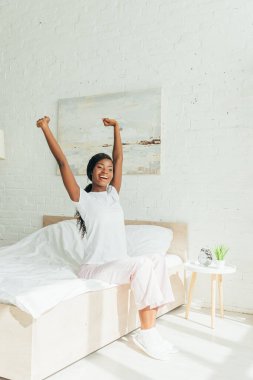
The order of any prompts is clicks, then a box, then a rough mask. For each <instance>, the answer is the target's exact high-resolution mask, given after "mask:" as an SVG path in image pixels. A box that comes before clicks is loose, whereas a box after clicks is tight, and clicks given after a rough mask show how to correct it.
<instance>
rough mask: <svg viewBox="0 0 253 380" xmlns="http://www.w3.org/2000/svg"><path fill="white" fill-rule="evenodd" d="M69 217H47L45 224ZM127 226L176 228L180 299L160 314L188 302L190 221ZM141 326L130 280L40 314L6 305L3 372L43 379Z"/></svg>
mask: <svg viewBox="0 0 253 380" xmlns="http://www.w3.org/2000/svg"><path fill="white" fill-rule="evenodd" d="M70 219H73V218H72V217H67V216H44V217H43V226H44V227H46V226H49V225H52V224H54V223H58V222H62V221H64V220H70ZM125 225H126V226H127V225H154V226H161V227H165V228H168V229H171V230H172V231H173V240H172V243H171V245H170V247H169V248H168V251H167V255H168V258H170V255H176V256H178V257H179V258H180V260H181V261H180V263H177V264H175V265H174V264H173V265H171V266H170V268H169V271H168V272H169V276H170V281H171V285H172V288H173V292H174V296H175V301H174V302H173V303H172V304H169V305H166V306H163V307H162V308H160V309H159V311H158V315H157V317H159V316H161V315H163V314H165V313H167V312H169V311H170V310H172V309H174V308H176V307H179V306H181V305H182V304H184V303H185V286H184V283H185V281H184V265H183V263H184V262H185V261H186V260H187V225H186V224H184V223H170V222H162V221H161V222H157V221H142V220H125ZM139 326H140V324H139V317H138V311H137V309H136V308H135V305H134V299H133V295H132V292H131V290H130V287H129V285H128V284H125V285H120V286H113V287H110V288H105V289H98V290H95V291H89V292H85V293H83V294H78V295H76V296H73V297H71V298H68V299H66V300H63V301H61V302H59V303H57V304H56V305H55V306H54V307H52V308H50V309H49V310H47V311H46V312H44V313H43V314H42V315H40V316H39V317H37V318H34V317H33V316H32V315H31V314H29V313H27V312H25V311H24V310H21V309H20V308H19V307H17V306H15V305H10V304H5V303H0V337H1V339H0V376H2V377H4V378H7V379H12V380H41V379H44V378H46V377H48V376H50V375H52V374H53V373H55V372H57V371H59V370H61V369H62V368H64V367H66V366H68V365H70V364H72V363H74V362H75V361H78V360H80V359H81V358H83V357H85V356H86V355H88V354H90V353H92V352H94V351H96V350H98V349H99V348H101V347H103V346H105V345H107V344H108V343H111V342H113V341H114V340H117V339H118V338H120V337H121V336H124V335H126V334H128V333H129V332H131V331H133V330H135V329H137V328H138V327H139Z"/></svg>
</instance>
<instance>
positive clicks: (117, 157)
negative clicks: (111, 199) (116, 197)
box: [103, 118, 123, 193]
mask: <svg viewBox="0 0 253 380" xmlns="http://www.w3.org/2000/svg"><path fill="white" fill-rule="evenodd" d="M103 123H104V125H105V126H106V127H109V126H112V127H113V128H114V132H113V137H114V142H113V150H112V159H113V179H112V181H111V185H113V186H114V187H115V189H116V190H117V192H118V193H119V191H120V187H121V182H122V166H123V149H122V142H121V136H120V126H119V123H118V122H117V120H114V119H108V118H104V119H103Z"/></svg>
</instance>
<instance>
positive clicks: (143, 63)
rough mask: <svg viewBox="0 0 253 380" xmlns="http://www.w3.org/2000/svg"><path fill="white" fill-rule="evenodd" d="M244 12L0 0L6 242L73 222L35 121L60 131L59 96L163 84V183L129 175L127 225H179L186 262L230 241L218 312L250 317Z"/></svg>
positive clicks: (248, 70)
mask: <svg viewBox="0 0 253 380" xmlns="http://www.w3.org/2000/svg"><path fill="white" fill-rule="evenodd" d="M252 12H253V3H252V1H246V0H242V1H241V2H240V4H239V3H238V1H236V0H226V1H224V0H212V1H208V0H204V1H203V0H201V1H200V0H193V1H190V2H189V1H186V0H177V1H175V0H174V1H173V0H170V1H165V0H149V1H148V0H139V1H137V2H136V1H133V0H128V1H124V0H118V1H117V0H102V1H100V0H87V1H82V0H72V1H67V0H54V1H51V0H44V1H43V2H41V1H38V0H21V1H20V0H19V1H17V0H10V1H8V0H4V1H2V2H1V1H0V25H1V26H0V28H1V40H0V49H1V50H0V51H1V55H0V67H1V69H0V70H1V71H0V105H1V114H0V119H1V124H0V125H1V126H0V128H2V129H4V131H5V137H6V155H7V159H6V160H5V161H0V239H1V240H0V244H1V245H6V244H10V243H13V242H16V241H17V240H19V239H21V238H22V237H24V236H26V235H27V234H29V233H31V232H32V231H34V230H36V229H38V228H39V227H41V223H42V215H43V214H70V215H71V214H72V213H73V212H74V210H73V207H72V205H71V202H70V201H69V200H68V196H67V193H66V191H65V190H64V188H63V185H62V182H61V179H60V177H58V176H56V175H55V171H56V164H55V162H54V159H53V158H52V156H51V154H50V152H49V150H48V147H47V145H46V143H45V140H44V137H43V135H42V133H41V132H40V131H39V130H38V129H37V128H36V127H35V121H36V119H37V118H39V117H40V116H43V115H45V114H49V115H50V116H51V118H52V129H53V132H54V133H56V125H57V100H58V99H59V98H65V97H68V98H70V97H77V96H85V95H93V94H101V93H108V92H117V91H124V90H135V89H144V88H149V87H157V86H161V87H162V104H163V107H162V144H163V145H162V163H161V165H162V174H161V175H160V176H125V177H124V179H123V187H122V191H121V200H122V205H123V207H124V210H125V216H126V218H144V219H153V220H174V221H183V222H187V223H188V225H189V254H190V257H191V258H194V257H196V256H197V254H198V252H199V250H200V248H201V247H202V246H206V245H208V246H210V247H212V246H213V245H215V244H218V243H220V242H222V243H224V244H227V245H228V246H229V247H230V257H229V260H230V261H231V262H233V263H234V264H236V265H237V266H238V272H237V273H236V275H234V276H233V277H232V276H227V277H225V281H224V282H225V283H224V287H225V306H226V308H228V309H236V310H243V311H251V312H252V311H253V297H252V294H253V281H252V279H253V265H252V263H253V262H252V221H253V204H252V190H253V189H252V187H253V178H252V162H253V160H252V158H253V157H252V155H253V153H252V152H253V149H252V146H253V145H252V143H253V129H252V125H251V124H252V119H253V109H252V83H253V76H252V60H253V53H252V39H251V36H252V29H253V25H252ZM109 116H111V117H113V115H109ZM77 179H78V182H79V183H80V184H82V185H84V184H85V182H86V181H85V180H84V179H83V178H77ZM148 189H149V190H148ZM133 194H135V196H134V197H133V196H132V195H133ZM197 284H199V286H197V287H196V292H195V300H196V301H198V300H200V302H202V303H203V304H208V303H209V282H208V281H207V279H205V278H200V280H199V282H198V283H197Z"/></svg>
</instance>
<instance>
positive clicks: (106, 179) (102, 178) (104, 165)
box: [92, 158, 113, 186]
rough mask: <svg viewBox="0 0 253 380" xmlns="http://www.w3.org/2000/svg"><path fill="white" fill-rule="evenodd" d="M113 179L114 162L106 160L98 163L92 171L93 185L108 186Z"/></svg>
mask: <svg viewBox="0 0 253 380" xmlns="http://www.w3.org/2000/svg"><path fill="white" fill-rule="evenodd" d="M112 178H113V164H112V161H111V160H109V159H107V158H104V159H103V160H100V161H98V162H97V163H96V165H95V167H94V169H93V171H92V183H96V184H97V185H99V186H107V184H109V183H110V182H111V180H112Z"/></svg>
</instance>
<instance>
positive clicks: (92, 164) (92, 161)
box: [75, 153, 112, 238]
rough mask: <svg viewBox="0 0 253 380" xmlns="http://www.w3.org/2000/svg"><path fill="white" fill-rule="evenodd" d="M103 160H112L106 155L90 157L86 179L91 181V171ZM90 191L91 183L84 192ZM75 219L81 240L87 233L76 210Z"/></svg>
mask: <svg viewBox="0 0 253 380" xmlns="http://www.w3.org/2000/svg"><path fill="white" fill-rule="evenodd" d="M103 159H108V160H111V161H112V158H111V157H110V156H109V155H108V154H106V153H97V154H95V156H92V157H91V159H90V160H89V162H88V165H87V169H86V173H87V177H88V178H89V180H90V181H92V171H93V169H94V167H95V165H96V164H97V163H98V161H101V160H103ZM91 189H92V183H90V184H89V185H87V186H86V187H85V189H84V190H85V191H86V192H87V193H90V192H91ZM75 218H77V222H76V224H77V228H78V229H79V232H80V233H81V236H82V238H84V235H85V234H86V233H87V231H86V226H85V222H84V220H83V218H82V217H81V215H80V213H79V211H78V210H76V213H75Z"/></svg>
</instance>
